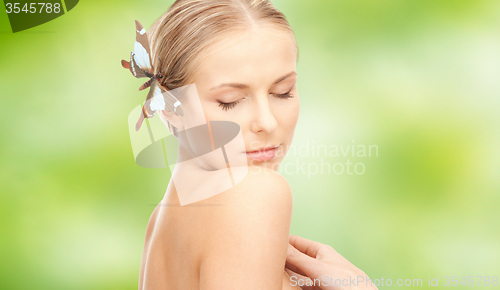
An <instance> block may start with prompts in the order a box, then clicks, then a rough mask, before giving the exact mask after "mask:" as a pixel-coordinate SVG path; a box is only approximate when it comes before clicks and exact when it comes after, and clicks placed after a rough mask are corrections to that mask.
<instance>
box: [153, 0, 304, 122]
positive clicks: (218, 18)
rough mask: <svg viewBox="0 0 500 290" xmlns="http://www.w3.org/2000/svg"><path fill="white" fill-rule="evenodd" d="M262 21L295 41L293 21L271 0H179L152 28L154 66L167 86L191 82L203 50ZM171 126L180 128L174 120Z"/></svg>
mask: <svg viewBox="0 0 500 290" xmlns="http://www.w3.org/2000/svg"><path fill="white" fill-rule="evenodd" d="M259 21H267V22H268V23H272V24H275V25H276V27H277V28H279V29H282V30H284V31H287V32H289V33H291V35H292V37H293V39H294V43H295V37H294V36H293V30H292V28H291V27H290V24H289V23H288V21H287V20H286V18H285V16H284V15H283V14H282V13H281V12H280V11H279V10H278V9H276V8H275V7H274V6H273V4H272V3H271V2H270V1H269V0H177V1H175V2H174V3H173V4H172V6H171V7H170V8H169V9H168V10H167V12H165V13H164V14H163V15H162V16H161V17H160V18H158V19H157V20H156V21H155V23H153V25H152V26H151V27H150V28H149V30H148V37H149V43H150V46H151V59H152V62H153V64H152V65H153V68H154V69H155V71H160V72H163V74H164V76H163V78H162V79H161V82H160V83H161V85H162V86H163V87H165V88H166V89H167V90H173V89H176V88H179V87H182V86H185V85H188V84H189V82H191V81H192V77H193V74H194V71H195V70H196V66H197V58H198V57H199V55H200V52H202V51H203V50H205V49H206V48H207V47H209V46H210V45H211V44H213V43H215V42H217V41H220V40H221V39H222V38H224V37H227V36H228V34H229V33H234V32H236V31H244V30H247V29H248V28H251V27H252V26H254V25H255V24H256V23H257V22H259ZM295 46H297V45H296V43H295ZM168 127H169V130H170V131H171V132H172V131H174V132H175V131H176V130H175V128H174V127H173V126H172V125H171V124H170V123H169V124H168Z"/></svg>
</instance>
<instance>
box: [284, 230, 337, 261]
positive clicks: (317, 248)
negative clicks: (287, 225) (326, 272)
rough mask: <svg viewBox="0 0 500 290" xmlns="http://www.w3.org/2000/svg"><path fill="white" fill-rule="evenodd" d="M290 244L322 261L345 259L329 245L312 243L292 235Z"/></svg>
mask: <svg viewBox="0 0 500 290" xmlns="http://www.w3.org/2000/svg"><path fill="white" fill-rule="evenodd" d="M289 243H290V244H291V245H292V246H294V247H295V248H296V249H297V250H299V251H301V252H302V253H304V254H306V255H308V256H310V257H313V258H316V259H318V260H320V261H324V260H331V259H335V260H337V259H343V257H342V256H341V255H340V254H339V253H338V252H337V251H335V249H333V248H332V247H330V246H329V245H325V244H322V243H319V242H315V241H311V240H308V239H306V238H303V237H301V236H294V235H290V237H289Z"/></svg>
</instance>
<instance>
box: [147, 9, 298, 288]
mask: <svg viewBox="0 0 500 290" xmlns="http://www.w3.org/2000/svg"><path fill="white" fill-rule="evenodd" d="M138 32H139V31H138ZM147 35H148V38H149V42H150V44H151V54H152V55H151V59H152V60H153V67H154V69H155V71H161V72H165V73H164V75H163V76H162V78H161V79H159V81H160V84H161V85H162V86H163V87H164V88H166V89H168V90H176V89H178V88H182V87H184V86H188V85H191V84H194V85H195V88H196V89H195V95H196V94H197V96H198V97H199V104H200V106H201V110H200V111H201V113H200V114H198V115H197V116H198V117H199V116H200V115H203V116H204V120H203V122H205V123H206V124H209V125H210V124H211V122H213V121H227V122H233V123H236V124H238V125H239V130H240V134H241V136H242V137H243V138H242V140H243V141H242V147H243V149H242V152H239V153H238V152H237V150H233V151H234V152H233V153H232V154H233V155H235V156H236V155H237V156H240V155H241V154H243V156H244V163H245V170H244V172H245V174H244V175H243V178H241V180H237V182H235V176H236V175H237V172H238V171H237V168H235V167H232V168H229V167H230V166H229V165H228V168H221V167H220V166H212V165H213V164H215V163H217V162H213V163H211V162H210V159H209V160H208V161H207V158H205V159H203V158H202V159H199V158H193V156H192V154H191V155H190V154H189V153H192V152H191V151H193V150H191V151H190V150H188V149H189V148H188V147H189V146H184V145H186V143H185V142H187V141H189V140H191V141H192V137H193V136H192V131H191V133H186V134H184V135H182V134H181V133H180V132H183V131H187V130H186V129H188V128H192V127H193V124H189V122H188V121H187V119H186V117H185V116H180V115H178V114H176V112H170V111H166V110H164V111H161V112H159V115H160V118H161V120H162V121H163V122H164V123H165V124H166V125H167V126H168V128H169V129H170V131H171V132H172V134H173V135H174V136H176V137H177V138H178V139H179V143H180V144H181V145H180V148H179V159H180V160H184V161H185V160H188V161H191V162H190V163H189V165H186V166H179V164H178V165H177V166H176V168H175V170H174V172H173V178H172V179H171V180H170V182H169V186H168V188H167V192H166V194H165V197H164V199H163V200H162V201H161V202H160V203H159V204H158V206H157V207H156V208H155V210H154V211H153V214H152V216H151V218H150V221H149V224H148V227H147V231H146V241H145V245H144V252H143V258H142V263H141V270H140V278H139V289H300V288H299V287H298V286H294V287H292V286H291V283H290V277H289V275H288V274H287V272H286V271H285V262H286V257H287V247H288V239H289V229H290V222H291V213H292V195H291V190H290V187H289V185H288V183H287V181H286V180H285V179H284V178H283V177H282V176H281V175H279V174H277V173H276V172H275V170H277V168H278V166H279V164H280V162H281V161H282V159H283V157H284V155H285V154H286V152H287V149H288V147H289V146H290V144H291V142H292V139H293V135H294V130H295V125H296V123H297V120H298V115H299V107H300V103H299V96H298V91H297V86H296V83H297V73H296V60H297V54H298V50H297V45H296V42H295V38H294V35H293V31H292V30H291V28H290V26H289V24H288V22H287V21H286V19H285V17H284V16H283V14H281V13H280V12H279V11H278V10H277V9H276V8H275V7H274V6H273V5H272V4H271V3H270V2H269V1H266V0H178V1H176V2H175V3H174V4H173V5H172V6H171V7H170V9H169V10H168V11H167V12H166V13H165V14H164V15H162V16H161V17H160V18H159V19H158V20H157V21H156V22H155V23H154V24H153V25H152V27H151V28H150V29H149V30H148V32H147ZM191 88H193V87H192V86H191ZM195 99H196V98H195ZM181 103H183V104H182V106H183V108H184V112H185V113H186V112H189V110H190V109H189V108H190V105H189V104H187V103H189V102H187V101H186V99H181ZM194 107H195V106H194ZM191 108H193V106H192V105H191ZM191 120H192V119H191ZM198 121H199V120H198ZM209 130H210V126H209ZM212 133H213V132H212ZM189 134H191V135H189ZM194 139H196V138H194ZM188 143H189V142H188ZM182 144H184V145H182ZM191 145H193V142H192V143H191ZM186 148H188V149H186ZM191 149H192V148H191ZM212 149H215V148H214V146H213V141H212ZM194 151H196V150H194ZM238 154H240V155H238ZM200 155H201V154H199V155H198V156H200ZM233 155H231V153H228V154H226V152H224V158H225V160H226V163H227V164H229V163H231V162H229V163H228V159H232V157H231V156H233ZM202 157H203V156H202ZM233 157H234V156H233ZM182 164H184V163H182ZM240 165H241V164H240ZM228 169H229V170H230V175H231V180H232V186H230V188H229V189H227V190H223V191H221V190H219V191H217V190H215V189H213V188H214V187H213V185H214V184H216V185H217V184H221V183H223V182H222V180H223V178H222V176H226V175H227V174H226V173H224V172H226V170H228ZM231 170H233V171H231ZM240 172H241V171H240ZM208 173H210V174H211V175H210V178H206V175H205V174H208ZM219 173H221V174H220V175H219ZM193 175H194V176H195V177H194V178H190V176H191V177H192V176H193ZM179 176H181V177H182V178H179ZM176 178H178V179H177V181H176ZM179 180H180V181H179ZM174 181H175V182H174ZM238 181H239V182H238ZM186 186H187V187H189V188H190V190H191V191H193V190H196V191H197V192H202V193H203V191H204V190H209V188H210V190H212V191H213V192H211V193H210V194H208V195H206V196H204V197H202V198H198V199H197V200H196V201H193V200H191V201H190V202H187V203H186V202H183V201H182V199H183V198H184V197H183V196H184V193H181V192H180V191H181V190H180V188H183V189H184V188H185V187H186ZM214 190H215V191H214ZM186 204H187V205H186Z"/></svg>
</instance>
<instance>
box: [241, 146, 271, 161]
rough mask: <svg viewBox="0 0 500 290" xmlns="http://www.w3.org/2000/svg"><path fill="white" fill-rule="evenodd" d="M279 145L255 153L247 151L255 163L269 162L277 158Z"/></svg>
mask: <svg viewBox="0 0 500 290" xmlns="http://www.w3.org/2000/svg"><path fill="white" fill-rule="evenodd" d="M278 147H279V145H276V146H268V147H264V148H261V149H258V150H255V151H247V152H246V154H247V157H248V158H250V159H252V160H255V161H260V162H263V161H269V160H272V159H274V157H276V151H278Z"/></svg>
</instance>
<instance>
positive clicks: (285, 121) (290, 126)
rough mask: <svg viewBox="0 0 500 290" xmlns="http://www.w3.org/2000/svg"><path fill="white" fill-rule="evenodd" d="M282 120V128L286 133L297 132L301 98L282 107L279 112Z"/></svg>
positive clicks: (292, 100)
mask: <svg viewBox="0 0 500 290" xmlns="http://www.w3.org/2000/svg"><path fill="white" fill-rule="evenodd" d="M277 112H278V115H279V120H280V122H279V123H280V125H281V127H282V128H283V129H284V130H286V131H291V133H292V134H293V131H294V130H295V126H296V125H297V120H298V119H299V112H300V101H299V98H298V97H296V98H294V99H291V100H288V101H287V102H286V105H283V106H280V108H279V109H278V110H277Z"/></svg>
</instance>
